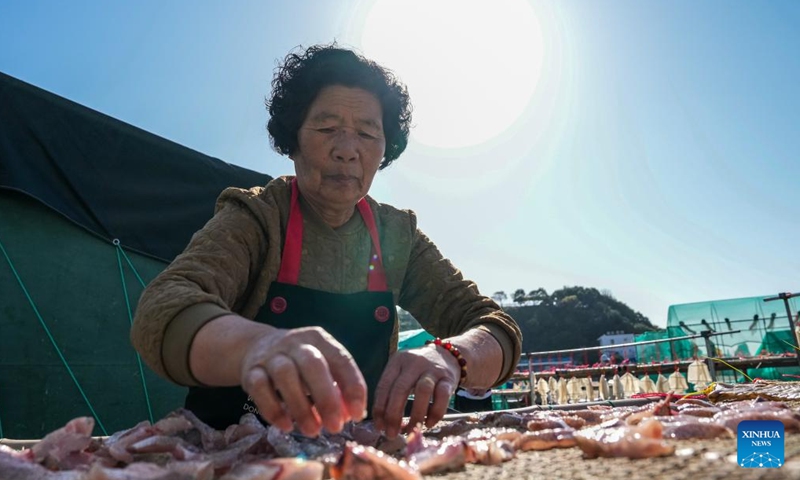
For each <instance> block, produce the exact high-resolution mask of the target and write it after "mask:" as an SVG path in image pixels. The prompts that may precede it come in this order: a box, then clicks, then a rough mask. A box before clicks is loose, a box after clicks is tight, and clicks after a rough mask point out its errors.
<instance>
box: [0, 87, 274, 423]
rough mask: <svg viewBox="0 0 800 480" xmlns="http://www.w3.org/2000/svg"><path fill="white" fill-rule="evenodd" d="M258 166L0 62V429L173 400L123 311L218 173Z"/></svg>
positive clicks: (127, 413)
mask: <svg viewBox="0 0 800 480" xmlns="http://www.w3.org/2000/svg"><path fill="white" fill-rule="evenodd" d="M269 180H270V177H269V176H268V175H265V174H262V173H258V172H254V171H251V170H247V169H244V168H240V167H237V166H234V165H231V164H228V163H225V162H223V161H221V160H218V159H215V158H211V157H208V156H206V155H203V154H201V153H199V152H196V151H193V150H191V149H188V148H186V147H183V146H181V145H178V144H176V143H174V142H171V141H168V140H166V139H163V138H161V137H158V136H156V135H153V134H151V133H148V132H145V131H143V130H141V129H138V128H136V127H133V126H131V125H128V124H125V123H123V122H121V121H119V120H116V119H113V118H111V117H108V116H106V115H103V114H101V113H99V112H96V111H93V110H91V109H89V108H86V107H83V106H81V105H78V104H76V103H73V102H71V101H69V100H66V99H64V98H61V97H59V96H56V95H53V94H51V93H48V92H46V91H44V90H41V89H39V88H37V87H34V86H32V85H29V84H27V83H24V82H22V81H20V80H17V79H15V78H12V77H10V76H7V75H5V74H2V73H0V437H7V438H39V437H41V436H42V435H44V434H46V433H47V432H49V431H52V430H54V429H55V428H58V427H60V426H62V425H63V424H64V423H66V422H67V421H68V420H70V419H71V418H74V417H76V416H94V417H95V418H96V420H97V422H96V427H95V432H94V433H95V434H96V435H103V434H106V433H111V432H114V431H117V430H121V429H124V428H129V427H131V426H133V425H134V424H136V423H138V422H140V421H142V420H145V419H153V418H155V419H158V418H159V417H161V416H163V415H164V414H166V413H167V412H169V411H171V410H173V409H174V408H177V407H179V406H181V405H182V403H183V395H184V390H183V389H181V388H178V387H176V386H174V385H172V384H170V383H168V382H166V381H164V380H162V379H160V378H158V377H156V376H155V375H154V374H153V373H152V372H150V371H149V369H147V367H146V366H142V365H141V364H140V362H139V359H138V357H137V355H136V353H135V351H134V350H133V348H132V347H131V346H130V342H129V340H128V338H129V337H128V335H129V330H130V321H131V320H130V319H131V315H132V311H133V310H134V309H135V306H136V302H137V300H138V297H139V294H140V293H141V291H142V289H143V286H144V285H145V284H146V283H147V282H148V281H150V280H151V279H152V278H153V277H154V276H155V275H156V274H158V272H160V271H161V270H162V269H163V268H164V267H165V266H166V264H167V263H168V262H169V261H170V260H171V259H172V258H174V257H175V256H176V255H177V254H178V253H180V252H181V251H182V250H183V248H184V247H185V245H186V244H187V242H188V241H189V239H190V238H191V235H192V233H193V232H194V231H196V230H197V229H199V228H200V227H202V225H203V224H204V223H205V222H206V221H207V220H208V219H209V218H210V217H211V215H212V214H213V208H214V202H215V200H216V197H217V196H218V195H219V193H220V192H221V191H222V190H223V189H224V188H225V187H227V186H239V187H245V188H247V187H251V186H256V185H265V184H266V183H267V182H268V181H269Z"/></svg>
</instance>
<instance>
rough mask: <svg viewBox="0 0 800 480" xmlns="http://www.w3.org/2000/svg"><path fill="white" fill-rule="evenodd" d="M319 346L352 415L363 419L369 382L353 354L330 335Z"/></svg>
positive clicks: (355, 418) (357, 418) (354, 417)
mask: <svg viewBox="0 0 800 480" xmlns="http://www.w3.org/2000/svg"><path fill="white" fill-rule="evenodd" d="M317 348H318V349H319V351H320V352H321V353H322V356H323V357H325V361H327V362H328V368H329V371H330V373H331V376H332V377H333V379H334V380H336V383H337V385H338V386H339V391H340V392H341V395H342V398H344V403H345V405H346V406H347V411H348V413H349V415H350V417H352V418H353V419H354V420H357V421H359V420H363V419H364V417H365V416H366V410H367V382H366V381H364V375H362V374H361V370H360V369H359V368H358V365H356V361H355V360H354V359H353V356H352V355H350V352H348V351H347V349H346V348H344V346H343V345H342V344H341V343H339V342H337V341H336V339H334V338H333V337H331V336H330V335H328V336H326V337H325V338H323V339H322V341H320V342H319V343H318V344H317ZM333 398H335V397H333Z"/></svg>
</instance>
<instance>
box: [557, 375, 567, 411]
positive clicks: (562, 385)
mask: <svg viewBox="0 0 800 480" xmlns="http://www.w3.org/2000/svg"><path fill="white" fill-rule="evenodd" d="M567 403H569V392H568V391H567V381H566V380H564V377H561V378H559V379H558V404H559V405H566V404H567Z"/></svg>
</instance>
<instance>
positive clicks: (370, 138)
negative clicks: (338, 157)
mask: <svg viewBox="0 0 800 480" xmlns="http://www.w3.org/2000/svg"><path fill="white" fill-rule="evenodd" d="M358 136H359V137H361V138H367V139H369V140H374V139H375V138H376V137H375V135H372V134H369V133H367V132H358Z"/></svg>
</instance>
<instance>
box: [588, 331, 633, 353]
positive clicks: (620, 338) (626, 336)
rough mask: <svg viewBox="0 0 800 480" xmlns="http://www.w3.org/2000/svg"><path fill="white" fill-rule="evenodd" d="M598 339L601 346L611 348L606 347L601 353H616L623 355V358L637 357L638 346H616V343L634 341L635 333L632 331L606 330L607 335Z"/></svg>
mask: <svg viewBox="0 0 800 480" xmlns="http://www.w3.org/2000/svg"><path fill="white" fill-rule="evenodd" d="M597 341H598V342H599V344H600V346H601V347H605V346H608V347H609V348H604V349H602V350H600V354H601V355H603V354H605V355H607V356H609V357H611V356H613V355H614V354H615V353H616V354H617V355H619V356H621V357H622V358H623V359H625V358H636V347H633V346H631V347H614V345H622V344H625V343H633V334H632V333H625V332H622V331H617V332H606V334H605V335H603V336H602V337H600V338H598V339H597Z"/></svg>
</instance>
